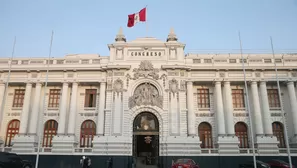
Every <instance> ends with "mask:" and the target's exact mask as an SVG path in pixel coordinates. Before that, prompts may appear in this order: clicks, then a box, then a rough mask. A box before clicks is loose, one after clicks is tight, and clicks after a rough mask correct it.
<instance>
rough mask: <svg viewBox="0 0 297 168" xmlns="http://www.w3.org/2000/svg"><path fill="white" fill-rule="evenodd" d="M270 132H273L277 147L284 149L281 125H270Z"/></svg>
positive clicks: (276, 123)
mask: <svg viewBox="0 0 297 168" xmlns="http://www.w3.org/2000/svg"><path fill="white" fill-rule="evenodd" d="M272 131H273V135H274V136H276V138H277V140H278V142H279V144H278V147H279V148H286V144H285V138H284V137H285V136H284V127H283V124H282V123H280V122H274V123H272Z"/></svg>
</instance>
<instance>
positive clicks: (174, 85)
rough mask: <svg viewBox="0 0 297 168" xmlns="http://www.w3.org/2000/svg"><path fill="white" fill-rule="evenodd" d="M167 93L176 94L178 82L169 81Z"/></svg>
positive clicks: (174, 80)
mask: <svg viewBox="0 0 297 168" xmlns="http://www.w3.org/2000/svg"><path fill="white" fill-rule="evenodd" d="M169 91H170V92H172V93H177V92H178V81H177V80H176V79H172V80H171V81H169Z"/></svg>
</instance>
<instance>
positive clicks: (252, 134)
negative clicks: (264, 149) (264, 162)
mask: <svg viewBox="0 0 297 168" xmlns="http://www.w3.org/2000/svg"><path fill="white" fill-rule="evenodd" d="M238 37H239V43H240V55H241V62H242V69H243V76H244V86H245V91H246V99H247V110H248V114H249V120H250V128H251V129H250V131H251V140H252V150H253V160H254V167H255V168H257V163H256V156H255V144H254V129H253V122H252V117H251V114H250V112H251V109H250V101H249V92H248V87H247V81H246V73H245V66H244V59H243V54H242V43H241V37H240V32H238Z"/></svg>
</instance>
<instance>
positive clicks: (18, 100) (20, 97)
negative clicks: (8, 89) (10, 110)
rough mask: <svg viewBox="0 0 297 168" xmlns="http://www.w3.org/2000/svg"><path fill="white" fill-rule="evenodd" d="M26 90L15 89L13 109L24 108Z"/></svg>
mask: <svg viewBox="0 0 297 168" xmlns="http://www.w3.org/2000/svg"><path fill="white" fill-rule="evenodd" d="M24 97H25V89H15V90H14V97H13V104H12V107H23V103H24Z"/></svg>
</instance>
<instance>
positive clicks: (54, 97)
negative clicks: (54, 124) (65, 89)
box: [48, 89, 61, 108]
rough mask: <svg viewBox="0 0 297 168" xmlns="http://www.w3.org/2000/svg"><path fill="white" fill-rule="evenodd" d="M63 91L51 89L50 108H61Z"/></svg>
mask: <svg viewBox="0 0 297 168" xmlns="http://www.w3.org/2000/svg"><path fill="white" fill-rule="evenodd" d="M60 95H61V89H50V94H49V99H48V107H52V108H55V107H59V102H60Z"/></svg>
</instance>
